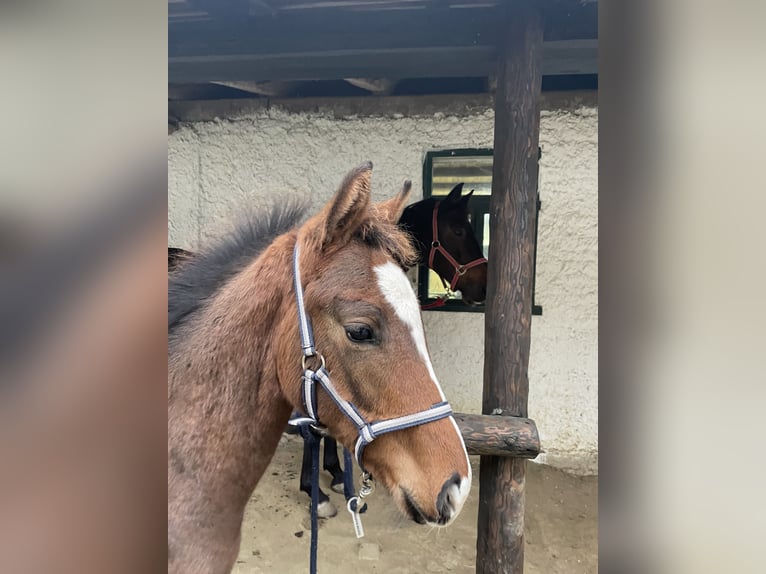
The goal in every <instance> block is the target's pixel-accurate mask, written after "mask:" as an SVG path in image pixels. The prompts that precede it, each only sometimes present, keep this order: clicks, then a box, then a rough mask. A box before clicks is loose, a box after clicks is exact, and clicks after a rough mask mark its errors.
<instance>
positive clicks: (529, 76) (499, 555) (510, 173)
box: [476, 0, 543, 574]
mask: <svg viewBox="0 0 766 574" xmlns="http://www.w3.org/2000/svg"><path fill="white" fill-rule="evenodd" d="M505 10H506V12H505V14H504V20H501V21H502V22H504V23H503V30H502V32H501V33H500V34H499V36H498V37H499V44H498V51H497V92H496V95H495V144H494V164H493V168H492V199H491V201H490V250H489V275H488V287H487V308H486V312H485V326H484V333H485V352H484V398H483V404H482V412H483V413H484V414H485V415H488V414H502V415H511V416H519V417H526V416H527V396H528V392H529V380H528V375H527V369H528V366H529V344H530V327H531V318H532V266H533V260H534V247H535V244H534V228H535V225H534V223H535V217H536V213H535V199H536V198H535V189H536V184H537V145H538V139H539V131H540V109H539V101H540V88H541V75H540V53H541V48H542V40H543V26H542V14H541V13H540V8H539V3H538V2H536V1H535V0H512V1H510V2H508V4H507V5H506V8H505ZM525 471H526V460H524V459H522V458H508V457H503V458H500V457H496V456H482V457H481V471H480V492H479V521H478V539H477V543H476V548H477V556H476V572H477V573H480V574H497V573H501V572H502V573H513V574H521V573H522V572H523V571H524V476H525Z"/></svg>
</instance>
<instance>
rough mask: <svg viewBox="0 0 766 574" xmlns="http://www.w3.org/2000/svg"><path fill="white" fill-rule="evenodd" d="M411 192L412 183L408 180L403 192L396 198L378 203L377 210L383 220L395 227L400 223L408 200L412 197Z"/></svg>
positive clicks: (403, 186)
mask: <svg viewBox="0 0 766 574" xmlns="http://www.w3.org/2000/svg"><path fill="white" fill-rule="evenodd" d="M410 191H412V182H411V181H410V180H409V179H408V180H406V181H405V182H404V185H402V190H401V191H400V192H399V193H397V194H396V195H395V196H394V197H392V198H391V199H387V200H386V201H381V202H380V203H376V204H375V209H376V210H377V212H378V215H379V216H380V217H381V219H384V220H385V221H387V222H388V223H391V224H393V225H396V224H397V223H399V219H400V218H401V217H402V212H403V211H404V208H405V206H406V205H407V200H408V199H409V197H410Z"/></svg>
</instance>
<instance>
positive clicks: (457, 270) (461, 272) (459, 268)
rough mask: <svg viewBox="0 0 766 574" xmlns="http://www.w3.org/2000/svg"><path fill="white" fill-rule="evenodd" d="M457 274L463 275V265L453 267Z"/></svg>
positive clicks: (464, 269)
mask: <svg viewBox="0 0 766 574" xmlns="http://www.w3.org/2000/svg"><path fill="white" fill-rule="evenodd" d="M455 271H456V272H457V274H458V275H465V272H466V271H467V270H466V268H465V265H461V266H460V267H458V268H457V269H455Z"/></svg>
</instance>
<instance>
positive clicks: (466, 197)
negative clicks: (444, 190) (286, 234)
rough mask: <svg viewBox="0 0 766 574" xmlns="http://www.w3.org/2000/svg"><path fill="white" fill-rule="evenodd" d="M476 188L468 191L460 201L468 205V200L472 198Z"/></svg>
mask: <svg viewBox="0 0 766 574" xmlns="http://www.w3.org/2000/svg"><path fill="white" fill-rule="evenodd" d="M473 192H474V190H473V189H472V190H471V191H469V192H468V193H466V194H465V195H464V196H463V197H462V198H461V199H460V203H462V204H463V205H464V206H465V205H468V200H469V199H471V196H472V195H473Z"/></svg>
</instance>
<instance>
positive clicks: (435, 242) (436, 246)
mask: <svg viewBox="0 0 766 574" xmlns="http://www.w3.org/2000/svg"><path fill="white" fill-rule="evenodd" d="M440 203H441V202H440V201H437V202H436V204H435V205H434V214H433V222H432V229H433V239H432V241H431V252H430V253H429V255H428V267H429V268H430V269H434V256H435V255H436V253H437V252H439V253H441V254H442V256H443V257H444V258H445V259H446V260H447V261H448V262H449V264H450V265H452V267H453V268H454V269H455V273H454V275H453V276H452V281H451V282H450V284H449V288H448V290H449V291H454V290H455V286H456V285H457V282H458V281H460V278H461V277H462V276H463V275H465V272H466V271H468V270H469V269H472V268H473V267H477V266H478V265H482V264H483V263H486V262H487V259H486V258H484V257H479V258H477V259H474V260H473V261H469V262H468V263H464V264H463V263H458V262H457V260H456V259H455V258H454V257H452V255H450V254H449V252H448V251H447V250H446V249H444V247H443V246H442V244H441V242H440V241H439V204H440ZM434 271H436V269H434ZM439 279H441V281H442V285H444V287H445V289H447V282H446V281H445V280H444V278H443V277H442V276H441V275H439Z"/></svg>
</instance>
